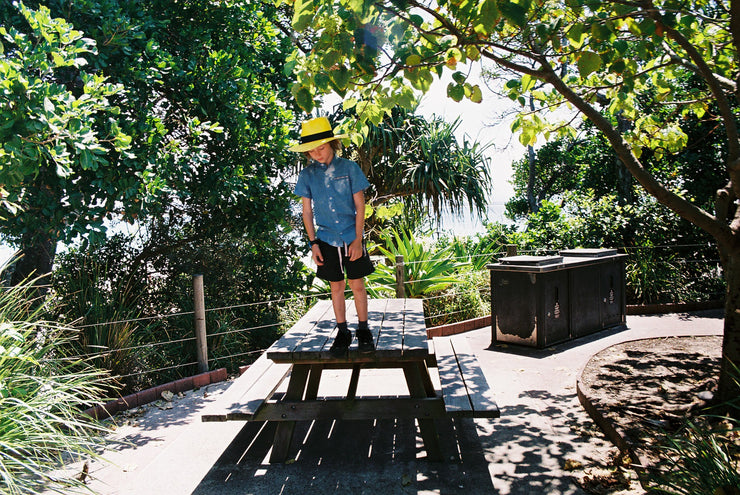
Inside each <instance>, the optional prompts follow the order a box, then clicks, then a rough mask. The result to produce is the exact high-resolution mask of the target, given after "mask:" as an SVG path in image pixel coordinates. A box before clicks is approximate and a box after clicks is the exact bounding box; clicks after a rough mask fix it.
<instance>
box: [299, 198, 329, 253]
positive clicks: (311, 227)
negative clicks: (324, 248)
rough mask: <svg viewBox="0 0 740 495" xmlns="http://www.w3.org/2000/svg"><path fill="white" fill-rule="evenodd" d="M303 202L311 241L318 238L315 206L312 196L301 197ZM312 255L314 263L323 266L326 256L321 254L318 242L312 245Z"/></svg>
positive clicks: (304, 216) (304, 220) (304, 215)
mask: <svg viewBox="0 0 740 495" xmlns="http://www.w3.org/2000/svg"><path fill="white" fill-rule="evenodd" d="M301 200H302V204H303V226H304V227H305V228H306V235H307V236H308V239H309V240H310V241H312V240H314V239H316V229H315V228H314V225H313V207H312V206H311V198H306V197H303V198H301ZM311 257H312V258H313V261H314V263H316V264H317V265H319V266H321V265H323V264H324V258H323V257H322V256H321V249H319V245H318V244H314V245H313V246H311Z"/></svg>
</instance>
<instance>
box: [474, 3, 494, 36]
mask: <svg viewBox="0 0 740 495" xmlns="http://www.w3.org/2000/svg"><path fill="white" fill-rule="evenodd" d="M500 18H501V11H500V10H499V8H498V4H497V3H496V0H482V1H481V2H480V3H479V4H478V16H477V17H476V21H477V22H476V24H475V25H474V26H473V29H474V30H475V32H476V33H478V34H482V35H489V34H491V33H492V32H493V30H494V29H495V27H496V24H497V23H498V21H499V19H500Z"/></svg>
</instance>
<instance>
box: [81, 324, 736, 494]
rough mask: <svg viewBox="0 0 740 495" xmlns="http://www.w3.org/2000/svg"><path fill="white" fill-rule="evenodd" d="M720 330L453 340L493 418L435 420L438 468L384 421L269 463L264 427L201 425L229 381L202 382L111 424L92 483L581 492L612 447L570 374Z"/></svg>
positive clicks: (343, 430)
mask: <svg viewBox="0 0 740 495" xmlns="http://www.w3.org/2000/svg"><path fill="white" fill-rule="evenodd" d="M722 330H723V319H722V313H721V312H718V311H705V312H699V313H693V314H670V315H651V316H628V317H627V328H621V329H612V330H606V331H604V332H601V333H599V334H597V335H592V336H589V337H584V338H582V339H579V340H577V341H574V342H569V343H566V344H561V345H558V346H555V347H552V348H548V349H545V350H536V349H530V348H522V347H517V346H504V345H497V346H495V347H492V346H491V345H490V340H491V332H490V328H483V329H479V330H474V331H471V332H467V333H464V334H460V335H457V336H455V337H454V338H455V339H468V340H469V342H470V344H471V346H472V348H473V349H475V350H476V353H477V355H478V359H479V361H480V362H481V366H482V368H483V371H484V373H485V374H486V376H487V378H488V380H489V382H490V383H491V384H492V385H493V387H494V388H495V391H496V400H497V402H498V404H499V407H500V409H501V417H500V418H499V419H493V420H488V419H475V420H472V419H465V420H457V421H455V422H447V421H445V422H440V423H439V429H440V437H441V438H440V440H441V444H442V448H443V451H444V452H445V454H446V456H447V460H446V461H445V462H441V463H433V462H427V461H426V460H425V458H424V451H423V443H422V442H421V440H420V438H419V437H417V434H416V427H415V424H414V422H413V421H406V420H403V421H399V420H387V421H343V422H331V421H325V422H314V423H312V424H305V425H302V426H299V427H297V428H296V435H295V437H294V445H293V450H292V451H291V456H292V457H293V459H291V461H289V462H288V463H286V464H279V465H271V464H269V463H267V462H266V458H267V456H268V451H269V440H270V438H271V433H272V431H270V428H268V427H266V426H265V425H263V424H253V423H247V424H244V423H236V422H229V423H201V422H200V416H199V414H200V411H201V410H202V408H203V407H205V406H206V405H207V404H208V403H210V402H211V401H214V400H216V399H217V398H218V396H219V395H220V393H221V392H222V391H223V390H224V389H225V387H226V386H227V384H216V385H210V386H208V387H206V388H205V389H200V390H198V391H195V392H191V393H189V394H187V395H186V397H184V398H177V399H175V401H174V402H173V407H172V409H165V410H160V409H158V408H156V407H150V408H149V409H148V412H147V413H146V414H145V415H143V416H141V417H138V418H137V417H134V418H131V419H129V423H130V424H120V426H119V427H118V428H117V432H116V435H117V437H118V438H121V439H123V440H125V441H126V442H127V444H121V445H120V446H118V448H115V449H114V450H112V451H110V452H108V453H106V458H108V459H109V460H110V461H111V464H100V463H97V462H94V463H92V464H91V466H90V475H91V477H92V478H93V480H92V481H91V482H90V484H89V487H90V488H92V489H94V490H96V491H97V492H98V493H101V494H105V495H124V494H126V495H129V494H137V495H142V494H147V495H168V494H198V495H230V494H240V495H242V494H270V495H271V494H302V495H303V494H314V493H315V494H328V493H342V494H346V493H358V494H360V493H368V494H375V493H382V494H383V495H393V494H408V493H414V494H426V493H438V494H452V493H476V494H477V493H498V494H574V495H576V494H583V493H585V492H583V491H582V490H581V489H580V488H579V487H578V486H577V485H576V484H575V483H574V482H573V475H574V472H573V471H569V470H566V465H567V464H568V463H572V462H577V463H582V464H583V465H587V466H588V465H593V464H601V465H604V464H605V463H606V462H607V461H608V458H609V456H610V455H611V454H613V453H614V451H615V449H614V447H613V445H612V444H611V443H609V442H608V440H606V438H605V437H604V435H603V434H601V432H599V431H598V429H597V428H596V427H595V425H594V423H593V422H592V421H591V419H590V418H589V417H588V415H587V414H586V413H585V411H584V409H583V407H581V405H580V404H579V402H578V399H577V397H576V379H577V377H578V374H579V373H580V371H581V369H582V368H583V366H584V365H585V364H586V362H587V361H588V359H589V358H590V357H591V356H593V355H594V354H596V353H597V352H599V351H600V350H602V349H604V348H606V347H608V346H611V345H614V344H617V343H619V342H624V341H627V340H635V339H640V338H648V337H661V336H672V335H717V334H721V333H722ZM366 373H367V374H366V375H361V378H360V384H359V390H358V393H360V394H372V393H373V392H374V391H375V389H374V385H376V384H377V383H381V382H382V383H384V384H386V383H389V382H392V383H395V384H398V387H399V393H404V392H405V390H404V385H403V383H404V382H403V377H402V375H401V374H400V373H396V371H394V370H373V371H372V372H366ZM335 378H336V379H335V380H323V381H322V382H323V383H327V384H328V383H332V382H333V383H335V384H339V386H340V387H343V388H346V385H345V384H343V383H342V380H345V379H346V380H349V377H348V376H341V375H340V374H339V373H338V372H337V376H336V377H335ZM323 392H325V391H324V390H322V391H320V393H323ZM74 469H79V466H74ZM625 493H626V492H625ZM634 493H640V491H639V490H637V491H635V492H634Z"/></svg>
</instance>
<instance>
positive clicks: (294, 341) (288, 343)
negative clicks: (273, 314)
mask: <svg viewBox="0 0 740 495" xmlns="http://www.w3.org/2000/svg"><path fill="white" fill-rule="evenodd" d="M327 313H329V314H330V315H332V316H333V313H332V306H331V301H326V300H324V301H318V302H317V303H316V304H314V305H313V306H312V307H311V309H309V310H308V312H307V313H306V314H305V315H303V317H302V318H301V319H300V320H298V321H297V322H296V323H295V324H294V325H293V326H292V327H291V328H290V329H289V330H288V331H287V332H285V334H284V335H283V336H282V337H280V338H279V339H278V340H277V341H275V343H273V344H272V346H270V348H269V349H267V357H269V358H270V359H273V360H275V359H276V358H277V359H281V360H285V359H286V358H289V356H290V353H292V352H293V349H295V347H296V346H298V345H300V343H301V342H302V341H303V339H304V338H305V337H306V336H307V335H308V334H309V333H310V332H311V331H312V330H313V328H314V327H315V326H316V325H317V324H319V323H320V322H322V321H324V320H326V318H327Z"/></svg>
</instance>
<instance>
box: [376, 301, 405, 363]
mask: <svg viewBox="0 0 740 495" xmlns="http://www.w3.org/2000/svg"><path fill="white" fill-rule="evenodd" d="M404 308H405V301H404V300H403V299H388V300H387V303H386V307H385V313H384V314H383V321H382V323H381V325H380V331H379V335H378V345H377V346H376V348H375V355H376V356H378V357H391V358H392V357H400V356H401V355H402V354H403V312H404Z"/></svg>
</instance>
